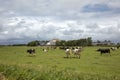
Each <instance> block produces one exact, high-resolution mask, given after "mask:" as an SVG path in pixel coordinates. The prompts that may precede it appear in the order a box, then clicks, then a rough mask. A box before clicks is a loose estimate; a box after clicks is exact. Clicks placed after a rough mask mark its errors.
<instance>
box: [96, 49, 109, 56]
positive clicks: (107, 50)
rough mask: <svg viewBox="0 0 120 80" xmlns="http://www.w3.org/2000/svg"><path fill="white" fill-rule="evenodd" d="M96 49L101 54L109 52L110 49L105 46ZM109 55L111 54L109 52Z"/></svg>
mask: <svg viewBox="0 0 120 80" xmlns="http://www.w3.org/2000/svg"><path fill="white" fill-rule="evenodd" d="M97 51H100V53H101V55H102V54H103V53H109V54H110V49H108V48H106V49H100V48H99V49H98V50H97ZM110 56H111V54H110Z"/></svg>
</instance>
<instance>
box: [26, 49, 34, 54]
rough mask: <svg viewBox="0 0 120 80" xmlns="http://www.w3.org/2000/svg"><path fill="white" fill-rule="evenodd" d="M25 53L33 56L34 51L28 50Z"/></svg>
mask: <svg viewBox="0 0 120 80" xmlns="http://www.w3.org/2000/svg"><path fill="white" fill-rule="evenodd" d="M27 53H29V54H30V55H35V49H28V50H27Z"/></svg>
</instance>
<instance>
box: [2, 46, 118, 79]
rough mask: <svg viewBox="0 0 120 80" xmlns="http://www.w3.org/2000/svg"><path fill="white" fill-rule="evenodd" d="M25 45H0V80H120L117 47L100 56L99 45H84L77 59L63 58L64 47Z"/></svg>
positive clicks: (64, 56)
mask: <svg viewBox="0 0 120 80" xmlns="http://www.w3.org/2000/svg"><path fill="white" fill-rule="evenodd" d="M29 48H31V47H27V46H1V47H0V80H120V49H118V50H116V51H112V50H111V56H110V55H109V54H103V55H102V56H101V55H100V52H97V51H96V50H97V49H98V48H100V47H84V48H83V51H82V52H81V58H80V59H79V58H73V55H71V58H66V54H65V51H64V50H60V49H58V48H57V49H49V51H48V52H46V53H45V52H43V51H42V47H33V48H35V49H36V55H35V56H30V55H29V54H28V53H27V52H26V50H27V49H29Z"/></svg>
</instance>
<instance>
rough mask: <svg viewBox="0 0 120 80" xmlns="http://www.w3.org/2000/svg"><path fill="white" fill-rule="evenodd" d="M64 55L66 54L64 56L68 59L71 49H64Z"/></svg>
mask: <svg viewBox="0 0 120 80" xmlns="http://www.w3.org/2000/svg"><path fill="white" fill-rule="evenodd" d="M65 53H66V55H67V58H68V57H69V56H70V53H71V49H69V48H68V49H66V50H65Z"/></svg>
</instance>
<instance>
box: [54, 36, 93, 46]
mask: <svg viewBox="0 0 120 80" xmlns="http://www.w3.org/2000/svg"><path fill="white" fill-rule="evenodd" d="M56 46H92V38H91V37H88V38H83V39H78V40H68V41H65V40H61V41H57V42H56Z"/></svg>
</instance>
